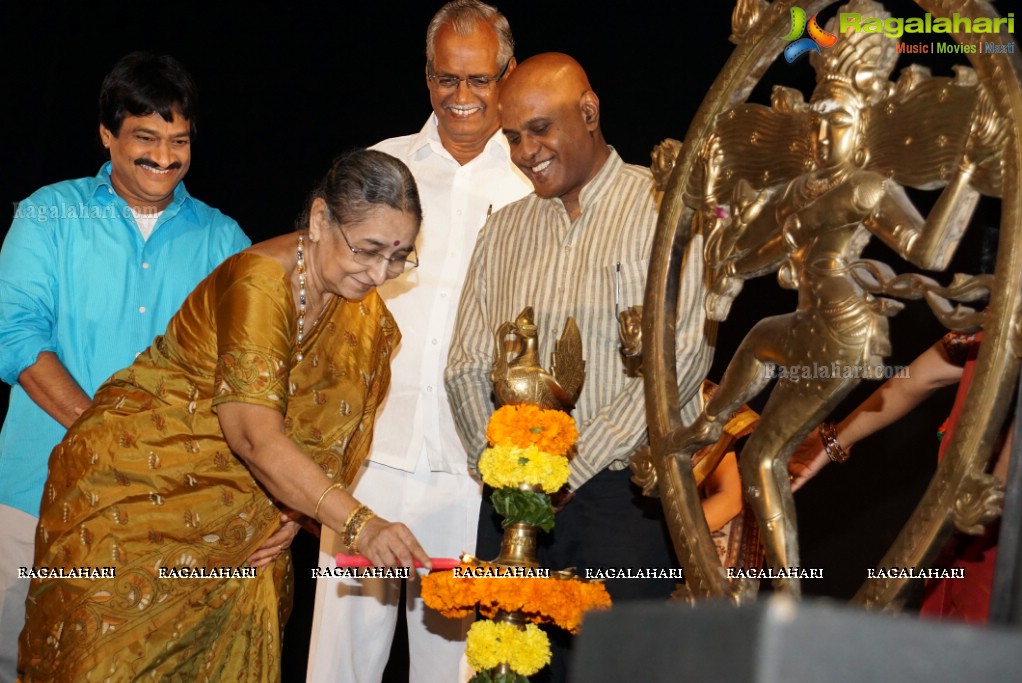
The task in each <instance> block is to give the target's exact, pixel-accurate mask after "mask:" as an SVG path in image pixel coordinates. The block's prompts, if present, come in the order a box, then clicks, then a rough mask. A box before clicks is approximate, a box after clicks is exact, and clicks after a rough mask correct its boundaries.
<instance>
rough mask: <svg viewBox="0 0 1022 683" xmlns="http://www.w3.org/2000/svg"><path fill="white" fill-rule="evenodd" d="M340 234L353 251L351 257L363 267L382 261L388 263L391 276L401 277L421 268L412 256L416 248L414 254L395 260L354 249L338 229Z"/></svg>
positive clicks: (375, 253)
mask: <svg viewBox="0 0 1022 683" xmlns="http://www.w3.org/2000/svg"><path fill="white" fill-rule="evenodd" d="M338 232H340V233H341V239H343V240H344V243H345V244H346V245H348V249H350V250H351V257H352V258H353V259H355V263H359V264H361V265H363V266H375V265H376V264H377V263H379V262H380V261H386V262H387V265H386V268H387V272H388V273H390V274H391V275H400V274H401V273H403V272H405V271H408V270H411V269H412V268H418V267H419V261H418V260H417V259H415V258H414V257H413V256H412V254H414V253H415V248H414V247H413V248H412V253H411V254H409V255H408V256H407V257H406V258H394V257H392V256H386V255H384V254H381V253H380V252H378V251H370V250H368V249H360V248H359V247H353V246H351V242H349V241H348V236H347V235H345V234H344V231H343V230H341V229H340V228H338Z"/></svg>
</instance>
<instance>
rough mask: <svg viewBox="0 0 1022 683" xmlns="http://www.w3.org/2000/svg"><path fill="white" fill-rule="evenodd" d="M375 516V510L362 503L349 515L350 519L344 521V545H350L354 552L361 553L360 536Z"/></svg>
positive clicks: (342, 534)
mask: <svg viewBox="0 0 1022 683" xmlns="http://www.w3.org/2000/svg"><path fill="white" fill-rule="evenodd" d="M375 516H376V513H375V512H373V511H372V510H370V509H369V508H368V507H366V506H365V505H362V504H361V503H360V504H359V505H358V506H356V507H355V509H354V510H352V511H351V514H350V515H348V519H347V520H346V521H345V522H344V529H343V531H342V533H341V536H342V537H343V541H344V545H346V546H348V548H349V549H350V550H351V551H352V552H353V553H355V554H359V552H358V537H359V536H360V535H361V534H362V529H364V528H365V525H366V523H367V522H368V521H369V520H370V519H372V518H373V517H375Z"/></svg>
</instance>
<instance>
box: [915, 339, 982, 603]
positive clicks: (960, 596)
mask: <svg viewBox="0 0 1022 683" xmlns="http://www.w3.org/2000/svg"><path fill="white" fill-rule="evenodd" d="M982 338H983V335H982V333H980V334H978V335H977V336H976V339H975V342H974V343H973V344H972V348H971V349H970V350H969V355H968V358H967V359H966V361H965V365H964V367H963V368H962V379H961V381H960V382H959V384H958V393H957V394H955V403H954V406H952V408H951V414H950V415H949V416H948V419H947V422H946V423H945V424H946V425H947V429H946V431H945V432H944V436H943V438H942V439H941V442H940V451H939V454H938V456H937V457H938V459H939V460H943V459H944V452H945V450H947V447H948V444H950V443H951V437H952V436H953V435H954V433H955V427H956V426H957V425H958V418H959V417H961V414H962V411H963V410H964V409H965V395H966V394H967V393H968V392H969V385H970V384H971V383H972V377H973V374H974V373H975V370H976V356H977V355H978V354H979V342H980V341H982ZM999 529H1000V525H998V524H993V525H991V526H989V527H988V528H987V530H986V532H985V533H984V534H983V535H982V536H979V537H978V538H973V539H971V540H970V541H969V542H968V543H967V544H965V545H964V546H963V547H962V548H960V549H959V550H958V551H957V552H956V553H955V556H954V559H953V560H952V561H951V563H950V564H948V565H947V567H948V568H949V569H963V570H964V572H965V576H964V578H960V579H933V580H931V581H929V582H928V583H927V584H926V593H925V596H924V598H923V605H922V607H921V608H920V610H919V613H920V614H922V615H926V616H928V617H934V618H938V619H945V618H946V619H960V620H963V621H967V622H973V623H986V621H987V615H988V614H989V613H990V590H991V587H992V586H993V582H994V565H996V564H997V536H998V531H999Z"/></svg>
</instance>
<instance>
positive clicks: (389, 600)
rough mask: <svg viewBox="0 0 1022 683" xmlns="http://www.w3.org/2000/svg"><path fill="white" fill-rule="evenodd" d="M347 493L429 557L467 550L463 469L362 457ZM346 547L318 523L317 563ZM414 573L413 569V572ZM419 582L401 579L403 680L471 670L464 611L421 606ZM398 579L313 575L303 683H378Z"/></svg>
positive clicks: (473, 491)
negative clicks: (404, 465)
mask: <svg viewBox="0 0 1022 683" xmlns="http://www.w3.org/2000/svg"><path fill="white" fill-rule="evenodd" d="M351 492H352V495H354V496H355V498H357V499H358V500H359V501H360V502H361V503H363V504H365V505H368V506H369V507H370V508H371V509H372V510H373V511H374V512H376V514H378V515H380V516H381V517H384V518H385V519H387V520H388V521H400V522H404V524H405V525H407V526H408V528H409V529H411V531H412V533H413V534H415V537H416V538H417V539H418V540H419V543H421V544H422V547H423V548H425V550H426V552H427V553H429V555H430V556H432V557H458V555H460V554H461V553H462V552H468V553H471V552H474V551H475V539H476V525H477V523H478V520H479V501H480V496H481V489H480V486H479V484H478V483H477V482H476V481H475V480H474V479H472V478H471V477H470V476H468V475H467V474H465V475H455V474H448V473H446V472H431V471H430V470H429V465H428V463H427V461H426V458H425V456H424V455H423V456H422V457H420V458H419V464H418V467H417V469H416V471H415V472H405V471H402V470H396V469H393V468H391V467H386V466H383V465H377V464H375V463H369V464H368V465H366V466H364V467H363V468H362V469H361V471H360V472H359V476H358V477H357V478H356V480H355V483H354V484H353V486H352V491H351ZM338 552H346V549H345V548H344V546H343V545H342V544H341V542H340V539H339V538H338V536H337V534H336V533H334V532H333V531H331V530H330V529H327V528H325V527H324V529H323V535H322V538H321V540H320V547H319V566H320V567H330V568H332V567H334V566H335V560H334V556H335V555H336V554H337V553H338ZM420 576H421V574H420ZM419 586H420V582H419V581H418V580H416V581H410V582H408V585H407V601H406V604H405V605H404V607H405V609H406V610H407V612H406V617H407V620H408V649H409V653H408V658H409V672H408V681H409V683H458V682H460V681H467V680H468V678H469V677H471V675H472V672H471V670H470V669H469V668H468V665H467V664H466V663H465V661H464V652H465V634H466V633H467V632H468V627H469V626H470V625H471V624H472V617H471V616H469V617H466V618H464V619H447V618H445V617H443V616H441V615H440V614H439V613H437V612H434V611H433V610H431V609H429V608H428V607H426V606H425V605H423V604H422V600H421V598H420V597H419ZM400 593H401V580H400V579H351V578H339V577H329V578H319V579H317V585H316V605H315V612H314V615H313V620H312V642H311V643H310V644H309V670H308V679H307V680H308V681H309V683H335V682H339V681H343V682H344V683H379V682H380V681H381V680H382V678H383V670H384V669H385V668H386V666H387V659H388V657H389V656H390V647H391V643H392V642H393V640H394V630H395V627H396V624H397V617H398V612H397V610H398V608H399V604H398V602H399V600H400Z"/></svg>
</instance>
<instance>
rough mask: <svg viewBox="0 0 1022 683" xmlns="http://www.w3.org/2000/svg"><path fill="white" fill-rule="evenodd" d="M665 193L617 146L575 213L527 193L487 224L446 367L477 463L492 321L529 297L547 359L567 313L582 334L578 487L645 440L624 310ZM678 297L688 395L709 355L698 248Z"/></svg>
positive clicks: (511, 315) (644, 263)
mask: <svg viewBox="0 0 1022 683" xmlns="http://www.w3.org/2000/svg"><path fill="white" fill-rule="evenodd" d="M658 201H659V196H658V194H657V193H656V191H655V190H654V187H653V179H652V176H651V174H650V172H649V170H648V169H645V168H642V167H639V166H632V165H628V164H625V163H624V162H623V161H622V160H621V157H620V156H618V154H617V153H616V152H614V151H613V150H611V155H610V158H609V159H608V160H607V161H606V163H604V165H603V168H601V169H600V171H599V172H598V173H597V174H596V176H594V177H593V179H592V180H591V181H590V182H589V183H588V184H587V185H586V186H585V187H584V188H582V192H581V194H580V197H579V204H580V207H581V213H580V214H579V216H578V217H577V218H576V219H575V221H574V222H572V221H571V220H570V219H569V218H568V213H567V211H566V210H565V208H564V204H563V203H562V202H561V200H560V199H558V198H554V199H541V198H539V197H537V196H536V195H535V194H531V195H529V196H528V197H526V198H524V199H521V200H519V201H517V202H515V203H513V204H510V205H508V206H507V207H505V208H504V209H502V210H501V211H498V212H497V213H495V214H494V215H493V216H492V218H491V219H490V220H489V222H488V223H487V224H486V226H485V227H484V229H483V231H482V232H481V233H480V236H479V241H478V242H477V243H476V248H475V252H474V253H473V255H472V262H471V265H470V267H469V271H468V276H467V278H466V281H465V287H464V290H463V292H462V296H461V303H460V305H459V308H458V317H457V321H456V323H455V329H454V337H453V339H452V342H451V348H450V353H449V356H448V362H447V370H446V373H445V381H446V386H447V391H448V396H449V398H450V401H451V408H452V410H453V413H454V417H455V424H456V426H457V429H458V433H459V435H460V436H461V439H462V442H463V443H464V444H465V448H466V451H467V452H468V455H469V462H470V465H471V467H472V468H473V470H475V469H476V464H477V463H478V460H479V456H480V455H481V453H482V451H483V449H484V448H485V447H486V435H485V432H486V423H487V421H488V420H489V417H490V414H491V413H492V412H493V410H494V404H493V401H492V398H491V395H492V384H491V382H490V377H489V375H490V370H491V368H492V364H493V351H494V332H495V331H496V329H497V327H498V326H499V325H500V324H501V323H503V322H505V321H508V320H512V321H513V320H514V319H515V317H516V316H517V315H518V314H519V313H520V312H521V311H522V309H523V308H525V307H526V306H533V307H534V309H535V314H536V324H537V326H538V327H539V332H540V335H539V352H540V358H541V359H543V360H544V362H548V361H549V359H550V354H551V352H552V351H553V348H554V343H555V341H556V338H557V336H559V335H560V332H561V330H562V329H563V328H564V323H565V321H566V320H567V318H568V317H569V316H571V317H574V318H575V321H576V322H577V323H578V327H579V330H580V332H581V335H582V346H583V354H584V359H585V363H586V378H585V384H584V385H583V388H582V394H581V396H580V397H579V400H578V402H577V403H576V406H575V409H574V411H573V412H572V415H573V416H574V418H575V422H576V424H577V425H578V430H579V442H578V456H577V457H576V458H575V459H574V460H573V461H572V465H571V470H572V473H571V478H570V479H569V485H570V486H571V488H572V489H578V487H580V486H581V485H582V484H584V483H585V482H586V481H588V480H589V479H590V478H591V477H593V476H594V475H596V474H597V473H598V472H600V471H601V470H603V469H605V468H610V469H615V470H617V469H624V468H625V467H627V466H628V458H629V456H631V454H632V453H634V452H635V450H636V449H637V448H639V447H640V446H641V445H642V444H643V443H645V441H646V413H645V404H644V396H643V389H642V380H641V379H639V378H633V377H628V376H626V375H625V372H624V365H623V362H622V358H621V354H620V352H619V350H618V348H619V346H620V341H619V338H618V323H617V311H624V310H625V309H626V308H628V307H629V306H635V305H641V304H642V301H643V294H644V291H645V285H646V271H647V270H648V267H649V256H650V249H651V246H652V243H653V235H654V232H655V229H656V220H657V206H658ZM694 246H696V247H698V245H694ZM691 253H696V254H698V253H700V252H697V251H693V252H691ZM679 302H680V303H679V307H680V310H679V316H678V319H679V321H681V322H680V324H679V326H678V330H677V348H678V355H679V358H678V368H679V384H680V385H681V386H680V387H679V392H680V393H679V396H681V397H683V398H685V397H692V396H696V393H697V392H696V388H697V387H698V386H699V382H700V380H701V379H702V377H703V375H704V374H705V371H706V368H707V367H708V364H709V352H708V350H707V347H706V344H705V342H704V339H703V324H704V313H703V284H702V259H701V258H695V259H690V260H689V264H688V266H687V267H686V270H685V272H684V273H683V276H682V282H681V291H680V297H679ZM699 407H700V403H699V399H698V397H696V398H695V399H693V400H691V401H686V405H685V408H684V410H683V411H682V412H683V418H684V419H685V421H686V422H691V420H692V419H693V418H694V417H695V416H696V415H697V414H698V409H699Z"/></svg>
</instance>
